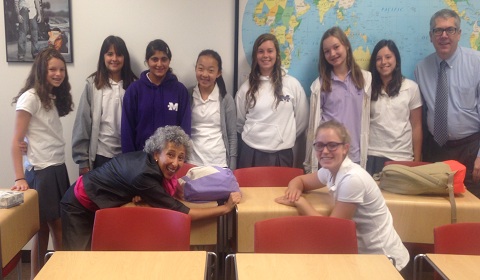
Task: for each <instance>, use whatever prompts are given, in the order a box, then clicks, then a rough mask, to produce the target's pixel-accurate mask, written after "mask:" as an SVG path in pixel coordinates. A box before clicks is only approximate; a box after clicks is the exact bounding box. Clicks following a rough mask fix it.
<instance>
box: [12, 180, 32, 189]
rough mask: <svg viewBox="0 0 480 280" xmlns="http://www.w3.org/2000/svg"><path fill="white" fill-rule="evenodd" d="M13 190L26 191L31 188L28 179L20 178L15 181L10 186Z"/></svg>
mask: <svg viewBox="0 0 480 280" xmlns="http://www.w3.org/2000/svg"><path fill="white" fill-rule="evenodd" d="M10 189H11V190H12V191H26V190H28V189H29V187H28V183H27V181H25V179H19V180H16V181H15V185H14V186H13V187H11V188H10Z"/></svg>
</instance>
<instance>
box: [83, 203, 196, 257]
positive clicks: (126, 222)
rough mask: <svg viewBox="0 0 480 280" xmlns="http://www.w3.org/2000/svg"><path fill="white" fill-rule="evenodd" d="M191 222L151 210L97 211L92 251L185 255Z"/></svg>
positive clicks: (170, 212)
mask: <svg viewBox="0 0 480 280" xmlns="http://www.w3.org/2000/svg"><path fill="white" fill-rule="evenodd" d="M190 223H191V219H190V216H188V215H187V214H185V213H181V212H177V211H173V210H168V209H161V208H153V207H118V208H108V209H101V210H98V211H97V212H96V214H95V222H94V225H93V234H92V247H91V249H92V251H188V250H190Z"/></svg>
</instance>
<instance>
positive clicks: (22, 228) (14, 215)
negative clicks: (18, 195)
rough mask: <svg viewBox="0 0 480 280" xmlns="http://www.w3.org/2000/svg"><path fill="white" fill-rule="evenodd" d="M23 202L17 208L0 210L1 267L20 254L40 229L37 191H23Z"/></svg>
mask: <svg viewBox="0 0 480 280" xmlns="http://www.w3.org/2000/svg"><path fill="white" fill-rule="evenodd" d="M4 190H7V189H4ZM8 190H9V189H8ZM23 200H24V202H23V203H22V204H20V205H18V206H14V207H12V208H9V209H0V240H1V242H0V248H1V262H2V263H1V264H2V267H3V266H5V265H6V264H7V263H8V262H9V261H10V260H11V259H12V258H13V257H14V256H15V255H16V254H17V253H18V252H20V250H22V248H23V247H24V246H25V245H26V244H27V243H28V241H29V240H30V239H31V238H32V237H33V236H34V235H35V234H36V233H37V232H38V230H39V229H40V218H39V214H38V210H39V209H38V193H37V191H36V190H33V189H29V190H27V191H25V192H24V197H23Z"/></svg>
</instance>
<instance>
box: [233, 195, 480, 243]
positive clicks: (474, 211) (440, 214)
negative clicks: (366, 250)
mask: <svg viewBox="0 0 480 280" xmlns="http://www.w3.org/2000/svg"><path fill="white" fill-rule="evenodd" d="M240 189H241V192H242V201H241V202H240V203H239V204H238V205H237V226H238V227H237V231H238V232H237V238H238V239H237V241H238V252H253V233H254V224H255V222H257V221H261V220H265V219H270V218H276V217H282V216H294V215H298V212H297V210H296V208H294V207H290V206H285V205H281V204H278V203H276V202H275V201H274V199H275V198H277V197H279V196H282V195H284V193H285V189H286V188H285V187H256V188H240ZM382 193H383V196H384V197H385V201H386V203H387V206H388V208H389V209H390V212H391V213H392V217H393V225H394V227H395V229H396V230H397V232H398V234H399V235H400V238H401V239H402V241H403V242H414V243H428V244H432V243H433V228H434V227H436V226H440V225H444V224H449V223H450V217H451V211H450V209H451V208H450V202H449V200H448V197H447V196H419V195H401V194H394V193H389V192H386V191H382ZM304 196H305V197H306V199H307V200H308V201H309V202H310V203H312V205H313V207H314V208H315V209H316V210H317V211H318V212H320V213H321V214H322V215H329V214H330V211H331V209H332V207H333V199H332V197H331V196H330V195H329V194H328V190H327V189H326V188H322V189H318V190H315V191H312V192H309V193H306V194H304ZM455 201H456V204H457V222H480V200H479V199H478V198H476V197H475V196H474V195H472V194H471V193H470V192H466V193H464V194H462V195H458V196H456V197H455Z"/></svg>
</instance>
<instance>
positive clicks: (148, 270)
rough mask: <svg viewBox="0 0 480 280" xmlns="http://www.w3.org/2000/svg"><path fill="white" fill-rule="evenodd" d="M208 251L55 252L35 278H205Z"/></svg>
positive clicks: (182, 279) (181, 279)
mask: <svg viewBox="0 0 480 280" xmlns="http://www.w3.org/2000/svg"><path fill="white" fill-rule="evenodd" d="M206 263H207V253H206V252H202V251H185V252H123V251H115V252H113V251H109V252H105V251H88V252H87V251H82V252H79V251H57V252H55V253H54V254H53V256H52V257H51V258H50V259H49V261H48V262H47V263H46V264H45V266H44V267H43V268H42V269H41V270H40V272H39V273H38V275H37V277H35V279H38V280H41V279H48V280H52V279H61V280H63V279H70V280H75V279H79V280H84V279H105V280H106V279H115V280H118V279H169V280H170V279H179V280H184V279H205V276H206Z"/></svg>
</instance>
